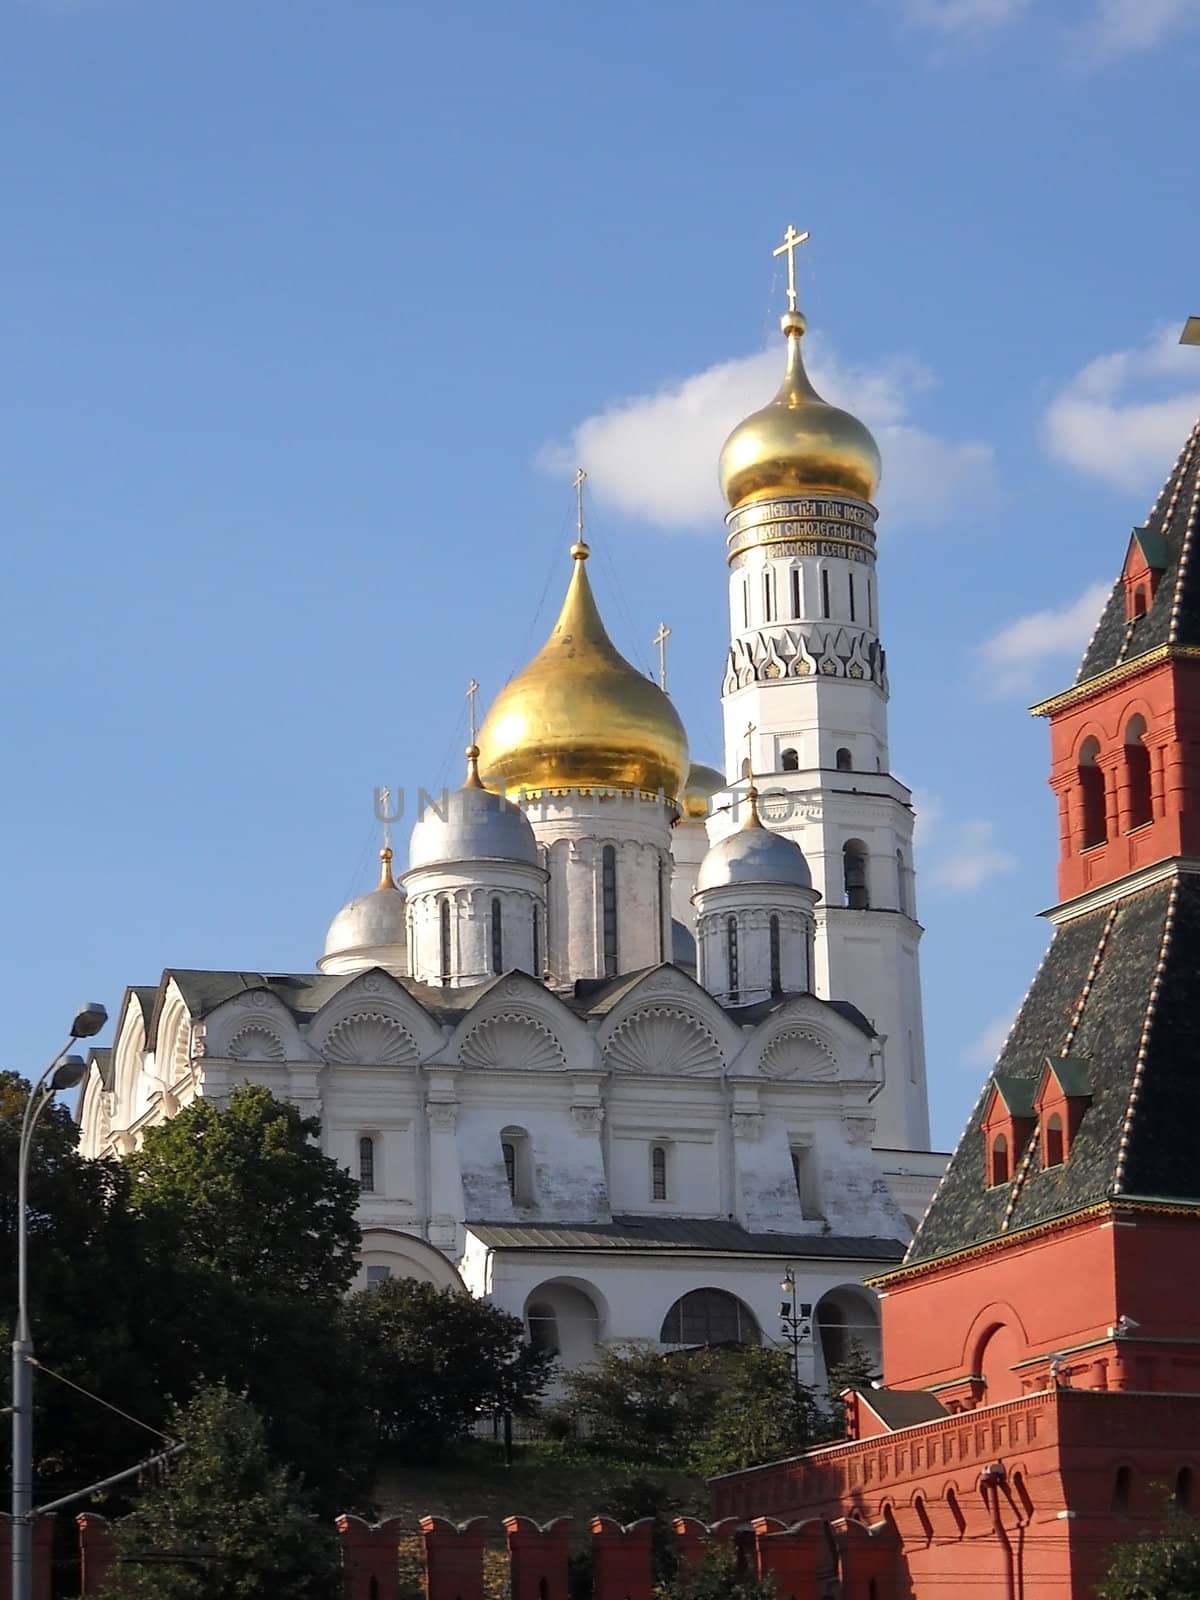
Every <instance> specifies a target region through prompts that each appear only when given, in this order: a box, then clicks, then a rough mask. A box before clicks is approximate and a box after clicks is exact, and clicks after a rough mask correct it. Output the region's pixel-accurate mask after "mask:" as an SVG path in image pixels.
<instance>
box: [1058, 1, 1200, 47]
mask: <svg viewBox="0 0 1200 1600" xmlns="http://www.w3.org/2000/svg"><path fill="white" fill-rule="evenodd" d="M1197 22H1200V0H1096V3H1095V5H1094V7H1093V9H1092V14H1091V16H1090V17H1089V18H1088V20H1087V21H1086V23H1085V24H1084V27H1083V34H1082V37H1083V43H1084V46H1085V49H1086V50H1087V53H1088V54H1089V55H1090V56H1091V57H1092V58H1093V60H1097V61H1111V60H1113V59H1114V58H1115V57H1117V56H1126V55H1132V54H1133V53H1134V52H1136V51H1138V50H1152V49H1153V48H1154V47H1155V46H1156V45H1160V44H1163V43H1165V41H1166V40H1167V39H1169V38H1170V37H1171V36H1172V35H1173V34H1176V33H1180V32H1182V31H1183V29H1185V28H1188V27H1194V26H1195V25H1196V23H1197Z"/></svg>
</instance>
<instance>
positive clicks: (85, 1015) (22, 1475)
mask: <svg viewBox="0 0 1200 1600" xmlns="http://www.w3.org/2000/svg"><path fill="white" fill-rule="evenodd" d="M107 1021H108V1012H107V1011H106V1010H105V1009H104V1007H103V1006H102V1005H99V1004H96V1003H93V1004H92V1005H88V1006H84V1007H83V1008H82V1009H81V1010H80V1011H79V1012H78V1013H77V1014H76V1017H75V1020H74V1022H73V1023H72V1024H71V1032H70V1036H69V1037H68V1039H67V1042H66V1044H65V1045H63V1047H62V1049H61V1050H60V1051H59V1052H58V1054H57V1055H56V1056H55V1057H54V1059H53V1061H51V1063H50V1065H49V1066H48V1067H47V1068H46V1070H45V1071H44V1072H43V1073H42V1075H41V1077H40V1078H39V1079H38V1080H37V1082H36V1083H35V1084H34V1085H33V1088H32V1089H31V1090H30V1091H29V1099H28V1100H27V1101H26V1102H25V1113H24V1115H23V1117H22V1118H21V1140H20V1144H19V1145H18V1147H17V1326H16V1335H15V1337H14V1339H13V1342H12V1600H33V1520H32V1512H33V1339H32V1336H31V1334H30V1328H29V1286H28V1255H29V1246H28V1226H27V1223H28V1218H27V1215H26V1213H27V1204H26V1199H27V1188H28V1181H29V1153H30V1150H31V1149H32V1147H33V1135H34V1131H35V1130H36V1128H37V1123H38V1118H39V1117H40V1116H41V1114H42V1112H43V1111H44V1110H45V1109H46V1107H47V1106H48V1105H49V1104H50V1102H51V1100H53V1098H54V1096H55V1095H56V1094H57V1093H58V1091H59V1090H60V1089H73V1088H74V1087H75V1086H76V1084H78V1083H79V1082H81V1080H82V1078H83V1075H84V1073H85V1072H86V1071H87V1065H86V1063H85V1062H84V1059H83V1057H82V1056H73V1055H68V1053H67V1052H68V1051H69V1050H70V1048H71V1046H72V1045H73V1044H74V1043H75V1041H76V1040H77V1039H90V1038H92V1037H93V1036H94V1035H95V1034H97V1033H99V1032H100V1030H101V1028H102V1027H103V1026H104V1024H105V1023H106V1022H107Z"/></svg>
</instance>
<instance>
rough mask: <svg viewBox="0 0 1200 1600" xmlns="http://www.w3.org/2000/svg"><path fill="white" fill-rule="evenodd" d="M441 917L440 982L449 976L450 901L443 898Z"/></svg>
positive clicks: (444, 981)
mask: <svg viewBox="0 0 1200 1600" xmlns="http://www.w3.org/2000/svg"><path fill="white" fill-rule="evenodd" d="M441 919H442V982H443V983H446V982H447V981H448V979H449V977H450V902H449V900H443V901H442V904H441Z"/></svg>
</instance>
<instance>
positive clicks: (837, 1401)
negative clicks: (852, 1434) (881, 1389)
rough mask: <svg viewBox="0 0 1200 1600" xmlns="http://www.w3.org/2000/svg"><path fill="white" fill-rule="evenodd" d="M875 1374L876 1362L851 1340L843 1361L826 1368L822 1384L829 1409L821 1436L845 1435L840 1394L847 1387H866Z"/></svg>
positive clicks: (842, 1436)
mask: <svg viewBox="0 0 1200 1600" xmlns="http://www.w3.org/2000/svg"><path fill="white" fill-rule="evenodd" d="M878 1376H879V1370H878V1366H877V1363H876V1362H874V1361H872V1360H871V1358H870V1356H869V1355H868V1354H867V1352H866V1351H865V1350H864V1349H863V1347H862V1345H861V1344H859V1342H858V1340H857V1339H851V1341H850V1344H849V1347H848V1349H847V1351H846V1357H845V1360H844V1361H842V1362H841V1363H840V1364H839V1365H838V1366H836V1367H832V1368H830V1371H829V1377H828V1381H827V1383H826V1394H827V1397H828V1404H829V1412H828V1421H827V1424H826V1430H825V1434H824V1437H825V1438H827V1439H844V1438H845V1437H846V1402H845V1401H844V1400H843V1399H842V1394H843V1393H844V1391H845V1390H847V1389H869V1388H870V1387H871V1384H872V1382H873V1380H874V1379H875V1378H877V1377H878Z"/></svg>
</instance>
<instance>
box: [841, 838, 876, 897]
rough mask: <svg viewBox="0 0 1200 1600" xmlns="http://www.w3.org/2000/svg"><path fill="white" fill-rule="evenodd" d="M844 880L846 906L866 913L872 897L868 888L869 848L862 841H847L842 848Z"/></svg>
mask: <svg viewBox="0 0 1200 1600" xmlns="http://www.w3.org/2000/svg"><path fill="white" fill-rule="evenodd" d="M842 878H843V882H844V886H845V892H846V905H847V906H848V907H849V908H850V910H851V911H866V910H867V909H868V908H869V906H870V904H871V897H870V894H869V893H868V888H867V847H866V845H865V844H864V843H863V842H862V840H861V839H847V840H846V843H845V844H844V845H843V846H842Z"/></svg>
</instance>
